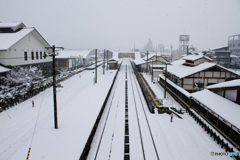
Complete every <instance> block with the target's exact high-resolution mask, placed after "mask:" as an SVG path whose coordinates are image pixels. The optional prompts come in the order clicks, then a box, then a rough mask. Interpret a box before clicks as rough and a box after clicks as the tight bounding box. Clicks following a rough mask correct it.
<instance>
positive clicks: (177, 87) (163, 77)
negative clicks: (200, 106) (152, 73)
mask: <svg viewBox="0 0 240 160" xmlns="http://www.w3.org/2000/svg"><path fill="white" fill-rule="evenodd" d="M158 76H159V77H160V78H162V79H164V80H165V76H164V75H162V74H159V75H158ZM166 80H167V83H169V84H170V85H171V86H173V87H174V88H176V89H177V90H179V91H180V92H182V93H183V94H184V95H185V96H187V97H190V96H191V94H190V93H189V92H188V91H186V90H185V89H183V88H182V87H179V86H178V85H176V84H175V83H173V82H172V81H170V80H169V79H166Z"/></svg>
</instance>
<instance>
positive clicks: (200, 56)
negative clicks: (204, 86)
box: [182, 55, 212, 61]
mask: <svg viewBox="0 0 240 160" xmlns="http://www.w3.org/2000/svg"><path fill="white" fill-rule="evenodd" d="M201 58H205V59H207V60H209V61H212V60H211V59H210V58H208V57H205V56H203V55H188V56H185V57H183V58H182V59H183V60H190V61H196V60H198V59H201Z"/></svg>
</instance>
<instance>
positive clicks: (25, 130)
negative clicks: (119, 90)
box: [0, 68, 116, 160]
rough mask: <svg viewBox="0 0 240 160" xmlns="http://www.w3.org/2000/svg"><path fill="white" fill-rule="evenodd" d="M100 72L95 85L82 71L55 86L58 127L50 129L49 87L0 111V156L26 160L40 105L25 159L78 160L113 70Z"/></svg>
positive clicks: (51, 123) (51, 118) (51, 105)
mask: <svg viewBox="0 0 240 160" xmlns="http://www.w3.org/2000/svg"><path fill="white" fill-rule="evenodd" d="M101 72H102V68H99V69H98V83H97V84H95V85H93V77H94V76H95V74H93V73H92V71H84V72H81V73H80V74H77V75H75V76H73V77H71V78H69V79H68V80H66V81H64V82H62V83H61V84H62V86H64V87H63V88H57V107H58V126H59V129H54V118H53V117H54V116H53V98H52V97H53V92H52V88H49V89H47V90H45V91H44V92H42V93H40V94H38V95H37V96H34V97H33V98H31V99H28V100H27V101H25V102H22V103H21V104H18V105H17V106H15V107H13V108H10V109H9V110H7V111H4V112H2V113H0V122H1V123H0V159H1V160H2V159H4V160H12V159H26V157H27V152H28V148H29V147H30V142H31V139H32V134H33V130H34V126H35V122H36V119H37V115H38V111H39V107H40V105H41V104H42V107H41V110H40V115H39V120H38V123H37V127H36V132H35V135H34V138H33V143H32V146H31V148H32V150H31V153H30V158H29V159H35V160H36V159H49V160H53V159H79V157H80V155H81V153H82V150H83V147H84V146H85V143H86V141H87V139H88V136H89V133H90V132H91V130H92V127H93V124H94V123H95V120H96V117H97V115H98V113H99V111H100V109H101V107H102V104H103V102H104V100H105V97H106V95H107V92H108V90H109V88H110V85H111V83H112V80H113V77H114V76H115V73H116V70H111V72H110V71H107V72H105V73H106V75H103V74H102V73H101ZM79 75H81V78H79ZM32 100H34V102H35V107H34V108H33V107H32ZM6 113H7V114H9V115H10V117H11V118H9V117H8V115H7V114H6Z"/></svg>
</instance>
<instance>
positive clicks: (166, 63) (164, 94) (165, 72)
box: [164, 62, 167, 98]
mask: <svg viewBox="0 0 240 160" xmlns="http://www.w3.org/2000/svg"><path fill="white" fill-rule="evenodd" d="M165 64H166V70H165V86H164V98H166V92H167V91H166V89H167V88H166V87H167V62H166V63H165Z"/></svg>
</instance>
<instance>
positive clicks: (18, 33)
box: [0, 22, 52, 75]
mask: <svg viewBox="0 0 240 160" xmlns="http://www.w3.org/2000/svg"><path fill="white" fill-rule="evenodd" d="M45 47H50V45H49V43H48V42H47V41H46V40H45V39H44V38H43V37H42V36H41V35H40V33H39V32H38V31H37V30H36V29H35V28H33V27H31V28H28V27H26V26H25V25H24V24H23V23H22V22H10V23H8V22H0V64H2V65H4V66H6V67H9V68H12V67H15V66H29V65H32V66H39V67H40V68H42V70H43V74H45V75H47V74H50V73H51V68H52V59H51V57H46V55H48V54H49V53H51V52H52V50H51V49H49V50H47V49H46V48H45Z"/></svg>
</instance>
